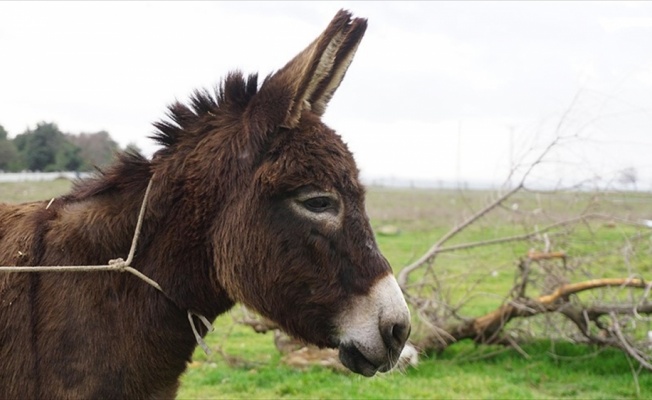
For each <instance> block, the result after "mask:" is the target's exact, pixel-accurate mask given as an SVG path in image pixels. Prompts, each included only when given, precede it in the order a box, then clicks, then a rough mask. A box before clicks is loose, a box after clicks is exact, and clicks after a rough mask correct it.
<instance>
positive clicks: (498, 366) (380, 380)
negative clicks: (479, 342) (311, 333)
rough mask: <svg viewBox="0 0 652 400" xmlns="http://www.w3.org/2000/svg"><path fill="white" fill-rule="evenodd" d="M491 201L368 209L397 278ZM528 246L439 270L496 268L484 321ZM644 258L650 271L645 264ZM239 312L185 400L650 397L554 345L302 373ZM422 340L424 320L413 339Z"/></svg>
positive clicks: (219, 335)
mask: <svg viewBox="0 0 652 400" xmlns="http://www.w3.org/2000/svg"><path fill="white" fill-rule="evenodd" d="M70 186H71V183H70V182H69V181H67V180H57V181H54V182H38V183H36V182H29V183H0V202H22V201H28V200H36V199H48V198H51V197H55V196H58V195H60V194H63V193H65V192H66V191H67V190H69V188H70ZM491 196H492V193H490V192H482V191H465V192H459V191H455V190H423V189H421V190H417V189H387V188H370V189H369V192H368V199H367V207H368V212H369V215H370V217H371V220H372V225H373V226H374V228H375V229H380V228H381V227H383V226H386V225H389V224H391V225H393V226H395V227H397V228H398V229H399V230H400V234H398V235H388V236H378V242H379V245H380V247H381V250H382V251H383V253H384V254H385V256H386V257H387V258H388V259H389V261H390V262H391V263H392V265H393V266H394V269H395V272H398V270H400V268H401V267H403V266H405V265H407V264H409V263H410V262H411V261H414V260H415V259H416V258H418V257H419V256H420V255H421V254H423V253H424V252H425V251H426V250H427V249H428V248H429V247H430V245H432V243H434V241H435V240H437V239H438V238H439V237H440V236H441V235H442V234H443V233H445V232H446V231H447V230H449V229H450V228H451V227H452V226H454V225H455V224H457V223H459V222H461V221H462V219H463V218H464V217H466V216H468V215H469V214H470V213H472V211H473V210H477V209H478V208H479V207H480V206H481V205H482V204H484V203H486V202H487V200H488V199H489V198H490V197H491ZM590 197H591V194H590V193H574V194H573V193H570V194H569V193H566V194H554V195H548V196H543V198H542V196H541V194H534V193H527V192H526V193H523V194H519V195H518V197H516V198H515V199H514V201H516V202H518V204H519V205H520V207H522V208H523V207H525V208H527V207H530V208H531V207H535V206H541V204H545V205H546V209H547V210H550V212H553V213H564V212H567V213H571V212H572V211H573V208H574V207H577V208H580V207H583V202H584V201H588V200H587V199H589V198H590ZM649 200H650V198H649V195H645V194H634V193H632V194H628V195H626V196H623V195H618V196H615V197H612V198H611V199H610V200H609V201H611V202H612V204H614V205H617V206H618V207H621V208H622V209H623V210H624V211H625V212H626V213H628V215H627V216H628V217H636V218H646V217H647V218H650V217H652V210H650V207H649V205H650V201H649ZM608 205H609V203H608V202H607V205H606V206H608ZM507 222H509V221H505V220H504V219H501V215H500V213H498V214H497V216H496V217H494V218H489V219H487V220H486V221H483V222H481V223H479V224H478V225H477V226H474V228H473V229H470V230H469V231H468V232H465V234H464V236H462V237H460V238H459V242H465V241H470V240H477V239H478V238H483V237H491V236H493V235H496V234H503V233H511V232H512V231H513V230H514V227H513V226H512V225H509V226H508V224H507ZM611 234H613V233H611ZM607 239H608V238H607ZM526 250H527V246H525V245H523V244H513V245H509V244H508V245H502V246H500V247H497V248H496V247H494V248H492V249H490V250H488V251H487V253H486V254H484V255H483V258H482V259H481V260H475V261H471V260H468V259H459V258H458V259H456V258H455V257H451V258H450V259H449V260H448V261H445V262H443V265H442V267H441V268H442V271H440V272H441V273H442V274H446V273H448V274H454V273H460V272H463V271H464V270H465V269H468V268H478V273H479V274H483V273H486V271H487V270H488V269H487V265H489V270H491V271H494V273H496V274H497V276H498V278H497V279H496V280H495V282H493V283H491V284H490V285H489V287H488V288H485V290H486V291H488V292H494V294H495V296H485V297H481V298H480V299H479V300H478V301H476V302H474V303H471V304H470V305H469V307H468V309H467V310H466V311H468V313H469V314H471V315H476V316H477V315H479V313H483V312H487V311H490V310H492V309H493V308H494V307H495V306H496V305H497V304H499V303H500V302H501V299H502V296H504V295H505V290H507V289H508V288H509V287H511V284H512V281H513V272H512V271H511V270H513V268H514V260H517V259H518V257H519V256H521V255H523V254H524V252H525V251H526ZM589 250H590V249H589ZM639 262H640V263H641V264H642V265H643V268H647V272H648V273H649V272H651V269H650V267H649V263H648V262H647V258H646V259H643V260H639ZM646 265H647V267H646ZM490 294H491V293H490ZM239 313H240V310H239V309H237V308H236V309H234V311H233V312H232V313H230V314H226V315H223V316H221V317H220V318H218V319H217V320H216V321H215V324H214V325H215V328H216V329H215V332H213V333H211V334H210V335H209V336H208V337H207V339H206V341H207V343H208V345H209V346H210V347H211V348H212V349H213V354H212V355H208V356H207V355H205V354H204V353H203V351H202V350H201V349H198V350H197V351H196V353H195V356H194V360H193V362H192V363H191V364H190V366H189V368H188V370H187V372H186V374H185V375H184V377H183V380H182V385H181V388H180V390H179V398H182V399H184V398H187V399H197V398H206V399H207V398H211V399H213V398H230V399H233V398H243V399H245V398H246V399H251V398H265V399H268V398H288V399H305V398H347V399H348V398H365V399H367V398H368V399H371V398H373V399H376V398H385V399H397V398H406V399H407V398H410V399H412V398H434V399H476V398H494V399H504V398H519V399H547V398H577V399H615V398H651V397H652V374H651V373H649V372H648V371H643V372H641V373H640V374H634V373H633V372H632V371H633V369H632V368H633V365H634V364H633V363H631V362H630V360H628V359H627V357H625V356H624V355H623V354H621V353H620V352H618V351H616V350H609V349H598V348H596V347H592V346H581V345H572V344H567V343H560V342H550V341H538V342H535V343H532V344H530V345H527V346H524V347H523V349H524V350H525V352H526V353H527V354H528V356H529V359H526V358H525V357H524V356H523V355H521V354H519V353H517V352H516V351H513V350H507V351H504V350H503V349H501V348H493V347H485V348H482V349H480V348H478V347H476V346H474V345H473V344H472V343H468V342H461V343H458V344H455V345H453V346H451V347H449V348H448V349H446V350H445V351H444V352H443V353H441V354H433V355H427V356H426V355H423V356H422V359H421V361H420V364H419V366H418V367H417V368H410V369H408V370H406V371H404V372H402V373H391V374H381V375H379V376H376V377H374V378H371V379H367V378H363V377H360V376H357V375H351V374H348V373H341V372H334V371H332V370H330V369H326V368H320V367H312V368H310V369H308V370H306V371H298V370H295V369H292V368H290V367H288V366H286V365H284V364H283V363H282V361H281V355H280V354H279V353H278V351H277V350H276V348H275V347H274V343H273V337H272V334H271V333H270V334H257V333H255V332H254V331H253V330H252V329H250V328H248V327H244V326H242V325H239V324H236V323H235V322H234V320H235V319H237V318H238V317H239ZM418 334H419V326H418V324H417V326H416V330H415V335H418ZM634 368H635V367H634Z"/></svg>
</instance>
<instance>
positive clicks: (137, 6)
mask: <svg viewBox="0 0 652 400" xmlns="http://www.w3.org/2000/svg"><path fill="white" fill-rule="evenodd" d="M340 8H346V9H349V10H350V11H352V12H353V13H354V14H355V15H356V16H361V17H365V18H368V19H369V28H368V30H367V33H366V35H365V38H364V39H363V41H362V44H361V45H360V48H359V50H358V52H357V54H356V57H355V60H354V61H353V64H352V65H351V68H350V69H349V72H348V74H347V76H346V78H345V79H344V81H343V83H342V85H341V86H340V88H339V90H338V92H337V93H336V94H335V96H334V98H333V100H332V102H331V104H330V107H329V109H328V111H327V112H326V114H325V115H324V121H325V122H326V123H327V124H328V125H330V126H331V127H332V128H334V129H335V130H337V131H338V133H340V134H341V135H342V137H343V139H344V141H345V142H347V143H348V144H349V147H350V148H351V150H352V151H353V152H354V154H355V156H356V159H357V161H358V164H359V166H360V168H361V170H362V172H363V174H364V176H366V177H395V178H411V179H427V180H432V181H437V180H453V179H463V180H467V181H475V180H492V181H498V182H500V181H503V180H504V179H505V178H506V177H507V175H508V173H509V170H510V168H511V166H512V165H516V164H518V163H525V162H527V161H528V160H532V159H533V158H535V157H536V155H537V154H538V152H540V151H541V149H543V148H544V147H545V146H546V145H547V144H548V143H550V141H551V140H553V139H554V137H556V136H561V137H562V144H561V145H560V146H557V147H556V148H555V150H554V151H553V152H552V153H551V154H549V156H548V157H546V159H545V160H544V161H545V163H544V164H543V165H542V166H541V167H539V168H538V169H537V170H535V174H534V175H533V177H532V179H534V180H536V181H538V182H546V183H547V184H554V183H556V182H559V183H561V184H564V185H568V184H573V183H575V182H577V181H579V180H583V179H591V178H593V177H595V176H599V177H601V178H602V179H603V180H604V181H609V180H611V179H615V178H617V176H618V171H619V170H622V169H624V168H635V169H636V171H637V174H638V182H639V186H640V187H644V188H652V157H651V156H650V155H651V153H652V3H650V2H631V3H629V2H585V1H582V2H577V3H571V2H530V1H528V2H504V1H500V2H485V1H483V2H477V3H476V2H450V3H449V2H406V1H401V2H323V3H319V2H313V1H311V2H287V3H284V2H260V3H258V2H219V3H214V2H198V3H192V2H187V1H184V2H160V3H159V2H143V3H135V2H71V3H62V2H43V3H36V2H4V1H3V2H0V71H1V73H0V124H1V125H3V126H4V127H5V129H7V131H9V133H10V135H11V136H15V135H16V134H18V133H21V132H23V131H25V129H26V128H28V127H29V128H33V127H34V126H35V125H36V123H37V122H39V121H48V122H56V123H57V124H58V125H59V127H60V129H61V130H63V131H64V132H71V133H79V132H95V131H98V130H107V131H108V132H109V133H110V134H111V135H112V136H113V137H114V138H115V139H116V140H117V141H118V142H119V143H120V144H121V145H123V146H124V145H126V144H127V143H129V142H134V143H136V144H137V145H138V146H139V147H140V148H141V149H143V150H144V152H145V153H146V154H152V152H153V151H155V150H156V147H155V145H154V144H153V143H152V141H151V140H149V139H148V138H147V136H149V135H151V133H152V132H153V128H152V126H151V123H152V122H154V121H156V120H159V119H161V118H163V117H164V115H165V108H166V106H167V105H168V104H170V103H171V102H173V101H174V100H181V101H185V100H186V99H187V98H188V95H189V94H190V93H191V92H192V91H193V90H194V89H197V88H210V87H213V86H214V85H215V84H217V83H218V82H219V80H220V78H221V77H223V76H225V74H226V73H227V72H228V71H230V70H233V69H240V70H242V71H244V72H245V73H251V72H259V73H260V74H261V75H262V76H265V75H267V74H268V73H270V72H273V71H274V70H275V69H278V68H280V67H281V66H283V65H284V64H285V63H286V62H287V61H288V60H289V59H290V58H292V57H293V56H294V55H295V54H296V53H298V52H299V51H300V50H302V49H303V48H304V47H305V46H306V45H307V44H308V43H309V42H310V41H312V40H313V39H314V38H315V37H316V36H317V35H318V34H319V33H320V32H321V31H322V30H323V29H324V28H325V27H326V25H327V24H328V22H329V21H330V19H331V18H332V16H333V15H334V14H335V12H336V11H337V10H338V9H340ZM562 120H563V123H562V124H561V125H560V124H559V122H560V121H562Z"/></svg>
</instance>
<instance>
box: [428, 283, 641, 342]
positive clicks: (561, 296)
mask: <svg viewBox="0 0 652 400" xmlns="http://www.w3.org/2000/svg"><path fill="white" fill-rule="evenodd" d="M613 286H618V287H630V288H640V289H645V288H647V286H648V285H646V284H645V282H644V281H643V280H642V279H636V278H634V279H632V278H605V279H592V280H588V281H584V282H579V283H571V284H566V285H562V286H560V287H559V288H557V289H556V290H555V291H554V292H553V293H551V294H548V295H544V296H540V297H538V298H536V299H529V298H527V297H526V298H520V299H517V300H514V301H510V302H508V303H505V304H503V305H502V306H500V307H499V308H498V309H496V310H494V311H492V312H490V313H488V314H485V315H483V316H481V317H477V318H473V319H470V320H467V321H464V322H462V323H459V324H455V325H452V326H449V327H446V328H443V330H444V331H445V332H446V333H447V335H441V334H438V335H436V337H435V336H433V335H429V336H427V337H426V338H425V339H423V340H422V341H421V342H420V343H418V345H417V346H418V347H419V348H422V349H424V350H436V351H440V350H442V349H443V348H445V347H447V346H449V345H451V344H453V343H455V342H457V341H460V340H463V339H473V340H474V341H476V342H478V343H487V344H489V343H497V342H498V338H499V335H500V332H501V330H502V328H503V327H504V326H505V325H506V324H507V323H508V322H509V321H511V320H512V319H513V318H518V317H531V316H533V315H538V314H542V313H549V312H554V311H559V312H562V311H564V310H563V309H562V306H564V305H566V304H568V297H569V296H571V295H574V294H578V293H581V292H584V291H587V290H592V289H598V288H603V287H613ZM607 309H608V312H610V313H614V312H617V311H626V312H627V313H630V314H632V313H634V311H636V312H638V313H652V306H648V305H644V306H638V307H629V308H626V307H616V308H605V310H607ZM599 311H603V310H601V309H597V308H596V309H594V310H593V312H594V315H596V316H595V318H596V319H597V318H598V317H599V316H600V315H603V314H599ZM565 312H566V313H569V310H565ZM562 313H563V312H562ZM598 314H599V315H598ZM573 321H574V322H576V324H577V323H578V321H580V320H579V319H577V318H575V319H573ZM579 324H580V325H582V323H581V322H579ZM580 325H578V326H580ZM580 329H581V330H582V331H583V332H588V329H582V328H581V327H580Z"/></svg>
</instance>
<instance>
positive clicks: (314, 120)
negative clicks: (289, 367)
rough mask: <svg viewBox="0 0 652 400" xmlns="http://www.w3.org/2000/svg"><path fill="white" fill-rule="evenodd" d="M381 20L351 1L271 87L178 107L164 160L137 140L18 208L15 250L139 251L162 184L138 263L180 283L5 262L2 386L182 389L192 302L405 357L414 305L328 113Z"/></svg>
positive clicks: (238, 82) (349, 359)
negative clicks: (99, 167)
mask: <svg viewBox="0 0 652 400" xmlns="http://www.w3.org/2000/svg"><path fill="white" fill-rule="evenodd" d="M365 29H366V20H364V19H358V18H355V19H353V18H352V16H351V14H349V13H348V12H346V11H340V12H338V13H337V14H336V15H335V17H334V19H333V20H332V21H331V23H330V24H329V25H328V27H327V28H326V30H325V31H324V32H323V33H322V34H321V35H320V36H319V37H317V39H316V40H314V41H313V42H312V43H311V44H310V45H309V46H308V47H307V48H306V49H305V50H303V51H302V52H300V53H299V54H298V55H297V56H296V57H294V58H293V59H292V60H291V61H290V62H289V63H288V64H287V65H285V67H283V68H281V69H280V70H278V71H277V72H276V73H274V74H271V75H269V76H268V77H266V78H265V79H264V80H263V82H262V84H261V85H259V84H258V80H257V75H255V74H253V75H249V76H246V77H245V76H244V75H243V74H241V73H239V72H233V73H230V74H229V75H228V76H227V77H226V78H225V79H224V80H223V81H222V83H221V84H220V86H219V87H218V88H217V89H216V90H215V92H209V91H206V90H203V91H197V92H195V93H194V94H193V95H192V96H191V99H190V101H189V104H188V105H184V104H180V103H176V104H173V105H171V106H170V107H169V112H168V117H169V119H168V120H164V121H163V122H158V123H155V127H156V129H157V132H156V133H155V136H154V137H153V138H154V139H155V140H156V141H157V142H158V143H159V144H161V145H162V147H161V148H160V149H159V150H158V151H157V152H156V153H155V154H154V155H153V156H152V158H151V160H150V159H147V158H145V157H143V156H141V155H139V154H137V153H125V154H122V155H120V156H119V157H118V159H117V160H116V162H115V163H114V164H113V165H112V166H110V167H108V168H107V169H106V170H104V171H102V172H101V173H99V174H98V175H97V176H95V177H93V178H90V179H87V180H84V181H80V182H77V183H76V184H75V185H74V187H73V189H72V191H71V192H70V193H69V194H67V195H64V196H62V197H59V198H56V199H54V200H53V201H51V202H49V203H48V202H32V203H26V204H17V205H12V204H3V205H0V265H10V266H11V265H13V266H38V265H40V266H65V265H104V264H106V263H107V261H108V260H110V259H115V258H116V257H118V256H120V255H125V254H126V253H127V252H128V250H129V248H130V245H131V241H132V236H133V233H134V231H135V227H136V224H137V219H138V216H139V209H140V205H141V202H142V201H143V198H144V196H145V191H146V187H148V185H151V186H150V187H151V191H150V192H149V195H148V205H147V207H146V208H145V212H144V214H143V219H142V228H141V230H140V240H139V242H138V245H137V247H136V252H135V257H134V258H133V266H134V267H135V268H137V269H138V270H139V271H140V272H141V273H143V274H144V275H146V276H148V277H150V278H151V279H153V280H154V281H156V282H157V283H158V284H159V285H160V287H161V288H162V292H161V291H158V290H156V289H155V288H154V287H152V286H150V285H148V284H146V283H144V282H143V281H142V280H140V279H138V278H136V277H134V276H133V275H131V274H124V273H122V274H121V273H117V272H114V271H94V272H53V271H45V272H31V273H17V272H2V273H0V398H2V399H19V398H21V399H22V398H47V399H54V398H66V399H68V398H125V397H126V398H173V397H175V396H176V392H177V389H178V386H179V377H180V375H181V374H182V373H183V372H184V370H185V369H186V366H187V364H188V362H189V361H190V359H191V356H192V353H193V350H194V348H195V347H196V345H197V342H196V340H195V336H194V335H193V332H192V330H193V329H194V325H191V324H190V323H189V321H188V315H191V314H188V313H187V312H188V311H189V310H190V311H192V312H193V313H194V314H197V315H202V316H204V317H205V318H206V319H208V320H209V321H213V320H214V319H215V318H216V317H217V316H218V315H219V314H222V313H224V312H226V311H227V310H229V309H230V308H231V307H232V306H233V305H234V304H235V303H236V302H240V303H242V304H244V305H246V306H248V307H249V308H251V309H254V310H256V311H257V312H259V313H260V314H261V315H263V316H265V317H267V318H269V319H270V320H272V321H275V322H276V323H277V324H278V325H279V326H280V327H281V328H282V329H283V330H285V331H286V332H288V333H289V334H290V335H292V336H295V337H297V338H300V339H302V340H304V341H306V342H308V343H312V344H315V345H318V346H322V347H331V348H339V350H340V358H341V361H342V362H343V364H344V365H345V366H346V367H347V368H349V369H350V370H352V371H354V372H357V373H359V374H362V375H364V376H372V375H374V374H375V373H376V372H378V371H387V370H389V369H390V368H391V367H392V366H393V365H394V364H395V363H396V361H397V359H398V357H399V354H400V353H401V350H402V349H403V346H404V344H405V342H406V340H407V337H408V335H409V332H410V315H409V311H408V308H407V305H406V303H405V300H404V298H403V295H402V293H401V290H400V289H399V287H398V285H397V283H396V280H395V279H394V277H393V275H392V271H391V268H390V266H389V264H388V262H387V261H386V259H385V258H384V257H383V256H382V254H381V253H380V251H379V250H378V247H377V245H376V242H375V239H374V235H373V232H372V230H371V227H370V224H369V221H368V217H367V216H366V214H365V207H364V189H363V187H362V185H361V183H360V181H359V179H358V170H357V167H356V164H355V162H354V160H353V156H352V154H351V153H350V152H349V150H348V149H347V147H346V145H345V144H344V143H343V142H342V140H341V138H340V137H339V136H338V135H337V134H336V133H335V132H334V131H333V130H331V129H329V128H328V127H327V126H326V125H324V124H323V123H322V122H321V119H320V118H321V116H322V114H323V113H324V111H325V109H326V106H327V104H328V102H329V100H330V99H331V97H332V95H333V93H334V92H335V90H336V89H337V87H338V86H339V85H340V82H341V81H342V78H343V77H344V74H345V72H346V70H347V68H348V66H349V64H350V63H351V59H352V58H353V55H354V53H355V51H356V49H357V47H358V44H359V43H360V40H361V39H362V37H363V35H364V32H365ZM191 319H193V323H197V321H196V317H191ZM199 334H200V335H205V334H206V329H204V328H199Z"/></svg>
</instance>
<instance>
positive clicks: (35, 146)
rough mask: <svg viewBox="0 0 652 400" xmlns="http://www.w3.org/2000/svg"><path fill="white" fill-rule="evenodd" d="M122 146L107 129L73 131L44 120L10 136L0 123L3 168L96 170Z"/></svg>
mask: <svg viewBox="0 0 652 400" xmlns="http://www.w3.org/2000/svg"><path fill="white" fill-rule="evenodd" d="M128 147H132V148H134V149H136V150H137V148H136V147H135V146H134V145H129V146H128ZM118 150H120V146H119V145H118V143H116V142H115V141H114V140H113V139H112V138H111V136H110V135H109V133H108V132H106V131H99V132H95V133H80V134H70V133H64V132H61V130H60V129H59V127H58V126H57V125H56V124H55V123H51V122H40V123H38V124H36V128H35V129H27V130H26V131H25V132H23V133H21V134H18V135H16V137H15V138H13V139H10V138H9V135H8V133H7V131H6V130H5V129H4V127H2V125H0V171H5V172H19V171H25V170H29V171H43V172H52V171H80V172H82V171H92V170H94V169H95V167H102V166H105V165H107V164H108V163H110V162H111V160H112V159H113V157H114V154H115V152H116V151H118Z"/></svg>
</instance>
